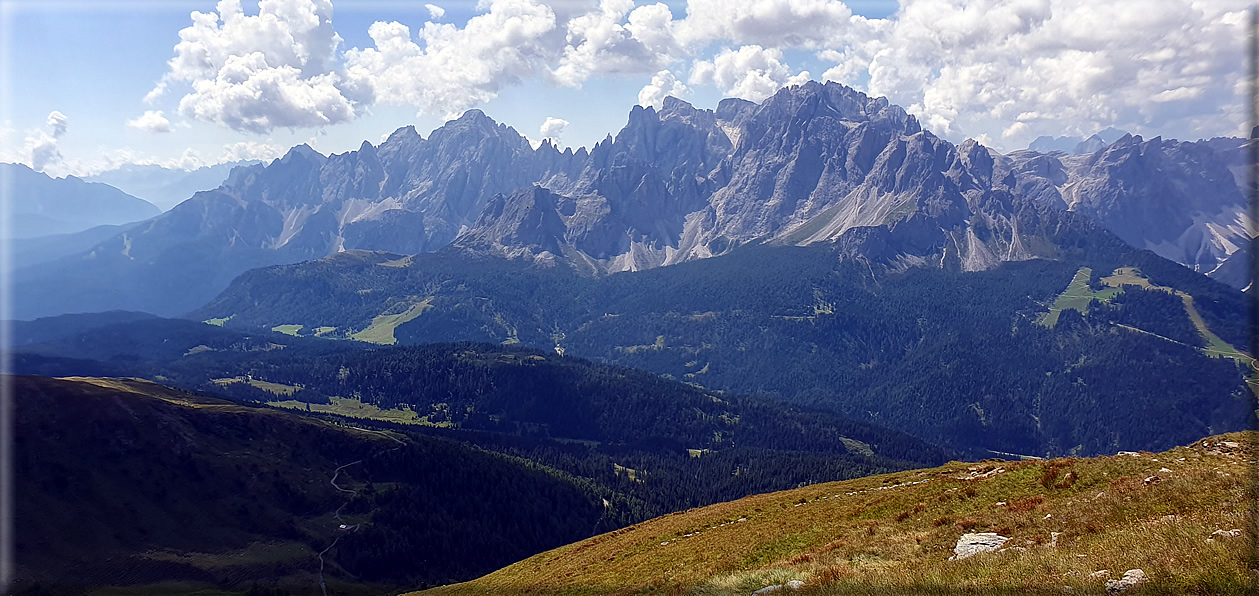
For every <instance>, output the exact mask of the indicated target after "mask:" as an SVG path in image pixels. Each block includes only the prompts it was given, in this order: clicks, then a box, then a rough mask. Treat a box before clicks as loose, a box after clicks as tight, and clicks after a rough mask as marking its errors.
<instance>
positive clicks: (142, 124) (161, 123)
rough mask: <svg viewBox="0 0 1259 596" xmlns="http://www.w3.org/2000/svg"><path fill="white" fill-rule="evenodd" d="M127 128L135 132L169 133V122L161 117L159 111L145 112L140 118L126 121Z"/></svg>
mask: <svg viewBox="0 0 1259 596" xmlns="http://www.w3.org/2000/svg"><path fill="white" fill-rule="evenodd" d="M127 126H129V127H131V128H134V129H136V130H143V131H145V132H153V133H158V132H170V130H171V128H170V120H167V119H166V116H164V115H162V111H161V110H145V112H144V113H143V114H141V115H140V117H138V118H136V119H134V120H128V121H127Z"/></svg>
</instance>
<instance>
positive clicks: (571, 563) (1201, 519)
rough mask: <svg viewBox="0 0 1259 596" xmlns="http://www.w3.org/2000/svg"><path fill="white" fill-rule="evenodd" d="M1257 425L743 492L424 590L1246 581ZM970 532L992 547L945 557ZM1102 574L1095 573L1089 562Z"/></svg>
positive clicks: (1083, 590) (1100, 589)
mask: <svg viewBox="0 0 1259 596" xmlns="http://www.w3.org/2000/svg"><path fill="white" fill-rule="evenodd" d="M1255 439H1256V436H1255V435H1253V434H1242V433H1234V434H1229V435H1223V436H1216V437H1211V438H1208V439H1205V440H1201V441H1197V442H1195V443H1193V444H1192V445H1189V446H1186V447H1178V448H1174V449H1171V450H1169V451H1166V452H1163V453H1149V452H1141V453H1120V454H1118V455H1114V456H1107V457H1097V458H1092V459H1075V458H1068V459H1054V460H1039V461H1021V462H1009V461H998V460H986V461H984V462H980V463H957V462H953V463H949V464H946V465H944V466H940V467H938V468H932V469H925V470H917V471H908V472H898V473H893V474H885V475H880V476H871V477H867V478H861V479H856V480H848V481H843V482H833V483H828V484H819V485H815V486H809V487H805V488H800V489H796V490H789V491H783V492H777V493H771V494H764V495H757V496H753V497H748V498H745V499H740V500H737V501H733V502H729V503H722V504H718V505H713V506H710V507H704V508H702V509H695V510H691V511H687V512H682V513H677V514H673V515H666V516H664V517H660V518H657V519H653V520H651V521H648V522H645V523H641V524H638V525H636V526H634V527H631V528H626V529H624V530H620V531H617V532H612V533H608V534H604V535H601V536H597V537H594V538H591V539H588V540H585V541H582V542H578V543H575V544H571V545H568V546H564V547H561V548H558V549H555V550H552V551H549V552H546V553H542V554H540V555H537V556H534V557H532V558H529V559H526V560H524V561H521V562H519V563H516V564H514V565H511V566H509V567H506V568H504V569H502V570H499V571H497V572H495V573H492V574H490V575H488V576H486V577H483V578H480V579H478V580H476V581H473V582H468V583H465V584H459V585H453V586H446V587H442V588H437V589H434V590H430V591H427V592H423V594H426V595H430V596H438V595H441V596H445V595H458V594H505V595H512V594H525V593H528V594H649V593H659V594H677V595H682V594H686V595H695V596H716V595H725V594H731V595H733V594H749V593H751V592H752V591H753V590H757V589H760V588H763V587H765V586H768V585H773V584H782V583H784V582H786V581H788V580H792V579H798V580H801V581H803V582H804V588H803V589H802V590H801V591H799V592H779V594H782V593H799V594H802V595H804V594H877V595H880V596H882V595H887V594H946V593H948V594H952V593H967V594H999V593H1022V592H1028V591H1042V592H1052V593H1075V594H1101V593H1105V581H1106V579H1107V578H1111V579H1117V578H1119V577H1121V576H1122V575H1123V574H1124V572H1125V571H1127V570H1129V569H1142V570H1143V571H1144V572H1145V573H1146V574H1147V575H1148V577H1149V582H1148V583H1147V584H1146V585H1145V586H1144V588H1143V589H1144V590H1145V592H1143V593H1158V594H1231V593H1242V592H1244V591H1245V589H1246V588H1247V586H1248V581H1249V579H1248V575H1249V574H1247V573H1246V572H1245V565H1244V561H1243V558H1242V557H1243V556H1244V554H1245V553H1246V552H1247V547H1248V544H1249V542H1248V540H1249V539H1248V538H1247V536H1246V535H1245V532H1240V533H1239V534H1240V535H1238V536H1221V535H1215V536H1213V533H1215V532H1216V530H1224V531H1226V532H1227V531H1231V530H1233V529H1243V530H1244V529H1245V528H1246V527H1247V523H1248V522H1247V517H1246V514H1247V509H1248V504H1249V501H1248V500H1247V499H1246V496H1245V493H1244V491H1245V486H1246V482H1247V479H1248V478H1249V474H1250V466H1249V462H1253V458H1254V457H1255V455H1256V451H1255V449H1254V447H1253V445H1254V440H1255ZM968 532H996V533H998V534H1000V535H1002V536H1005V537H1008V538H1009V541H1007V542H1006V543H1005V545H1004V547H1003V549H1002V550H1000V551H997V552H988V553H981V554H978V555H975V556H972V557H969V558H965V559H962V560H950V557H951V556H952V555H953V549H954V546H955V544H956V542H957V540H958V538H959V537H960V536H961V535H962V534H964V533H968ZM1101 572H1104V573H1101Z"/></svg>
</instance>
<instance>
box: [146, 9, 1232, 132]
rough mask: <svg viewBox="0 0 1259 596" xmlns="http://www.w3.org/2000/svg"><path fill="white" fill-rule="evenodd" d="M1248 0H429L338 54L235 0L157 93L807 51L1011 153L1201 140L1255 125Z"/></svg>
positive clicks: (317, 97)
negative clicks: (1044, 144) (463, 0)
mask: <svg viewBox="0 0 1259 596" xmlns="http://www.w3.org/2000/svg"><path fill="white" fill-rule="evenodd" d="M1246 1H1248V0H1115V1H1112V2H1097V1H1096V0H901V1H900V7H899V10H898V11H897V12H896V13H895V14H894V15H892V16H891V17H889V18H887V19H867V18H864V17H861V16H859V15H854V14H853V12H852V10H851V9H850V8H849V6H848V5H846V4H845V3H844V2H843V1H841V0H687V1H686V2H685V3H684V5H683V6H684V10H685V15H683V16H679V17H678V18H675V17H674V12H673V10H676V9H677V8H678V5H677V4H676V3H670V4H669V5H667V4H665V3H663V2H658V1H655V0H479V1H478V2H477V3H476V4H475V10H476V12H477V14H475V15H474V16H472V17H471V18H470V19H468V20H467V22H466V23H465V24H463V25H456V24H454V23H448V22H438V21H441V20H442V19H444V18H445V16H446V13H445V9H443V8H442V7H440V6H438V5H436V4H418V5H417V6H423V7H424V8H425V10H427V11H428V14H427V16H428V17H430V20H429V21H428V22H424V23H410V24H409V25H410V26H408V24H403V23H398V22H376V23H374V24H373V25H371V27H370V28H369V31H368V33H369V37H370V39H371V42H370V44H368V45H367V46H366V47H363V48H353V49H349V50H347V51H342V48H341V38H340V36H338V35H337V33H336V31H335V30H334V29H333V26H332V4H331V0H260V1H259V2H258V12H257V14H254V15H246V14H244V12H243V11H242V9H241V4H240V0H222V1H220V2H219V4H218V6H217V8H216V12H211V13H207V14H203V13H199V12H196V13H193V14H192V25H191V26H190V27H187V28H185V29H184V30H182V31H181V32H180V42H179V44H178V45H177V46H176V47H175V56H174V58H172V59H171V60H170V62H169V64H170V68H169V72H167V74H166V76H164V77H163V78H162V80H161V81H159V82H158V83H157V85H156V86H155V87H154V89H153V91H152V92H150V94H149V96H146V98H145V100H146V101H147V102H150V103H151V102H155V101H157V100H158V99H160V97H161V96H162V95H163V93H175V92H179V93H185V94H184V95H183V96H182V99H181V100H180V101H179V112H180V113H181V114H183V115H184V116H187V117H189V118H196V119H199V120H203V121H209V122H216V123H220V124H223V125H225V126H229V127H232V128H235V129H238V130H246V131H253V132H267V131H269V130H271V129H273V128H276V127H320V126H324V125H328V124H335V123H338V122H345V121H348V120H351V119H353V118H356V117H357V116H359V115H361V114H362V113H363V111H364V110H365V109H366V108H367V107H368V106H370V105H371V104H373V103H374V102H382V103H387V104H393V105H405V106H411V107H413V108H415V109H416V110H417V112H419V113H421V114H426V115H427V114H432V115H440V116H455V115H458V114H459V113H461V112H462V111H463V110H465V109H467V108H470V107H473V106H476V105H479V104H484V103H485V102H487V101H489V100H491V99H493V98H495V97H497V96H498V95H499V94H500V93H501V92H502V91H503V90H504V89H506V88H509V87H512V86H517V85H522V84H550V85H559V86H569V87H580V86H581V85H583V84H584V83H585V82H586V81H589V80H591V79H593V78H597V77H601V76H607V75H614V74H642V75H646V74H652V73H654V74H655V76H654V77H653V79H652V82H651V83H650V84H648V85H647V86H645V87H643V88H642V89H641V90H640V91H639V93H638V97H637V99H638V102H639V103H640V104H643V105H657V104H658V103H659V102H660V101H661V100H662V99H663V97H665V96H666V95H669V94H675V95H676V94H681V93H685V92H686V91H687V88H686V86H685V85H682V82H681V81H678V80H677V76H676V75H675V74H674V73H681V72H684V71H685V70H686V69H687V65H690V73H689V77H688V78H687V82H688V83H689V84H690V85H691V86H692V87H695V86H712V87H713V88H716V89H717V90H719V91H720V92H722V93H724V94H727V95H734V96H738V97H743V98H747V99H751V100H761V99H764V98H765V97H767V96H768V95H770V94H772V93H774V92H775V91H776V90H777V89H779V88H781V87H782V86H784V85H791V84H795V83H798V82H801V81H802V80H803V79H805V78H807V77H808V76H809V73H808V72H807V71H797V70H796V69H793V68H791V67H790V66H789V65H788V64H786V61H785V59H784V55H785V54H784V52H799V51H807V52H809V53H811V54H813V55H814V56H816V57H817V60H818V61H819V62H820V63H821V65H822V69H821V70H824V71H825V72H824V74H822V78H823V79H826V80H834V81H839V82H842V83H845V84H848V85H852V86H855V87H858V88H859V89H861V90H863V91H866V92H868V93H870V94H872V95H884V96H887V97H888V98H889V99H891V100H892V101H893V102H896V103H898V104H901V105H903V106H905V107H906V109H908V110H909V111H910V112H911V113H913V114H915V115H916V116H918V118H919V119H920V120H921V121H922V122H923V123H924V125H925V126H927V127H928V128H930V129H931V130H933V131H934V132H936V133H937V134H941V135H944V136H947V137H949V138H951V139H953V140H961V139H962V138H965V137H975V138H984V139H999V140H1000V142H1001V143H1002V144H1003V146H1002V147H999V148H1005V149H1010V148H1018V147H1022V146H1025V145H1026V143H1027V142H1028V141H1030V140H1031V139H1032V138H1035V136H1038V135H1041V134H1052V135H1055V136H1058V135H1063V134H1089V133H1091V132H1093V131H1096V130H1099V129H1102V128H1105V127H1108V126H1116V127H1119V128H1125V129H1128V130H1131V131H1133V132H1141V133H1144V134H1158V133H1162V134H1166V135H1168V136H1179V137H1181V138H1196V137H1200V136H1213V135H1220V134H1237V133H1239V132H1241V130H1240V129H1241V124H1240V123H1241V122H1243V121H1244V120H1245V114H1244V113H1243V108H1242V106H1243V105H1244V103H1245V102H1244V92H1245V84H1244V80H1243V74H1244V72H1243V71H1244V67H1243V63H1242V57H1243V55H1244V47H1243V46H1244V43H1243V41H1244V39H1245V35H1244V33H1245V25H1246V21H1247V18H1246V13H1245V12H1244V9H1245V8H1246V6H1247V5H1246ZM670 6H673V7H674V9H671V8H670ZM790 55H792V56H793V58H792V61H793V62H794V61H797V60H798V59H797V58H795V57H794V56H795V54H794V53H793V54H790ZM814 64H815V63H810V64H809V66H810V67H812V66H813V65H814ZM796 66H800V64H797V65H796ZM815 70H817V69H815ZM177 90H178V91H177Z"/></svg>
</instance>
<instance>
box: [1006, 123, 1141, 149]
mask: <svg viewBox="0 0 1259 596" xmlns="http://www.w3.org/2000/svg"><path fill="white" fill-rule="evenodd" d="M1126 134H1128V133H1127V132H1125V131H1122V130H1119V129H1117V128H1107V129H1106V130H1103V131H1101V132H1098V133H1096V134H1092V135H1089V137H1088V138H1087V139H1086V138H1083V137H1051V136H1048V135H1044V136H1040V137H1036V140H1035V141H1032V144H1031V145H1028V147H1027V148H1028V149H1029V150H1031V151H1036V152H1039V153H1050V152H1052V151H1061V152H1063V153H1066V154H1068V155H1080V154H1083V153H1093V152H1096V151H1097V150H1099V149H1101V148H1102V147H1105V146H1106V145H1109V144H1111V143H1114V142H1115V141H1117V140H1119V139H1121V138H1123V136H1124V135H1126Z"/></svg>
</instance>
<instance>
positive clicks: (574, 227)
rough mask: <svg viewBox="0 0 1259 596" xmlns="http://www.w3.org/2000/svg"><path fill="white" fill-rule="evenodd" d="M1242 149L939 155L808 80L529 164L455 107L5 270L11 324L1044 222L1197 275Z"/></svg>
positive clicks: (941, 258) (882, 116)
mask: <svg viewBox="0 0 1259 596" xmlns="http://www.w3.org/2000/svg"><path fill="white" fill-rule="evenodd" d="M1242 144H1243V143H1242V141H1241V140H1229V139H1217V140H1213V141H1202V142H1197V143H1180V142H1174V141H1165V140H1163V139H1152V140H1148V141H1146V140H1143V139H1141V138H1140V137H1132V136H1127V135H1125V136H1124V137H1122V138H1120V139H1118V140H1117V141H1116V142H1115V143H1113V144H1111V145H1108V146H1106V147H1104V148H1100V149H1098V150H1097V151H1096V152H1094V153H1091V154H1087V155H1080V156H1066V155H1061V154H1040V153H1035V152H1015V153H1013V154H1011V155H1008V156H1003V155H1000V154H997V153H996V152H994V151H992V150H989V149H987V148H985V147H983V146H981V145H979V144H978V143H975V142H974V141H967V142H965V143H962V144H961V145H959V146H954V145H952V144H951V143H949V142H948V141H945V140H943V139H940V138H939V137H936V136H935V135H933V134H931V133H930V132H929V131H925V130H923V129H922V128H921V126H920V125H919V124H918V122H917V121H916V119H914V118H913V117H912V116H910V115H909V114H907V113H906V112H905V111H904V110H903V109H901V108H900V107H897V106H895V105H892V104H889V103H888V102H887V100H886V99H883V98H870V97H867V96H866V95H864V94H862V93H859V92H857V91H855V90H853V89H850V88H847V87H844V86H842V85H838V84H835V83H827V84H819V83H815V82H810V83H806V84H804V85H800V86H795V87H789V88H785V89H783V90H781V91H779V92H778V93H777V94H775V95H774V96H772V97H770V98H768V99H766V100H765V101H764V102H762V103H761V104H753V103H751V102H747V101H743V100H737V99H728V100H724V101H722V102H721V103H720V104H719V105H718V106H717V108H716V109H715V110H704V109H698V108H695V107H693V106H691V105H690V104H688V103H686V102H684V101H681V100H678V99H675V98H668V99H667V100H666V101H665V103H664V105H663V107H662V108H661V109H659V110H656V109H653V108H641V107H636V108H635V109H634V110H633V111H631V113H630V115H629V120H628V123H627V124H626V126H625V127H624V128H623V129H622V130H621V131H620V132H619V133H618V134H617V135H616V136H615V137H612V136H609V137H608V138H607V139H605V140H604V141H602V142H600V143H598V144H596V145H595V146H593V147H592V148H590V149H589V150H586V149H585V148H581V149H578V150H577V151H573V150H571V149H565V150H563V151H560V150H559V149H557V148H556V147H555V146H553V145H551V144H550V143H549V142H544V143H543V144H542V145H541V146H539V147H537V148H536V149H535V148H533V147H532V146H531V145H530V144H529V143H528V141H527V140H526V139H525V138H524V137H523V136H521V135H520V134H519V133H517V132H516V131H515V130H513V129H511V128H510V127H507V126H503V125H500V124H496V123H495V122H494V121H493V120H491V119H490V118H489V117H487V116H486V115H485V114H484V113H482V112H480V111H478V110H469V111H468V112H466V113H465V114H464V115H463V116H462V117H461V118H459V119H457V120H453V121H451V122H448V123H447V124H446V125H445V126H443V127H441V128H439V129H437V130H435V131H433V132H432V134H431V135H430V136H429V137H428V138H422V137H421V136H420V135H419V134H418V133H417V132H416V131H415V130H414V128H411V127H407V128H402V129H399V130H398V131H396V132H395V133H393V134H392V135H391V136H390V137H389V138H388V139H386V140H385V141H384V142H382V143H381V144H380V145H379V146H373V145H371V144H369V143H364V144H363V145H362V147H360V149H359V150H357V151H351V152H347V153H343V154H337V155H332V156H327V157H325V156H323V155H321V154H319V153H317V152H315V151H314V150H312V149H310V148H309V147H307V146H304V145H302V146H298V147H295V148H294V149H292V150H291V151H290V152H289V153H288V154H287V155H285V156H284V157H283V158H281V159H278V160H276V161H275V162H273V163H271V164H269V165H262V164H257V165H253V166H250V167H242V168H237V169H236V170H234V171H233V173H232V175H231V176H230V177H229V178H228V179H227V180H226V181H225V182H224V183H223V184H222V185H221V186H220V187H218V188H217V189H214V190H210V191H203V192H198V193H196V194H194V195H193V196H192V197H191V198H189V199H188V200H187V201H184V202H183V203H181V204H179V205H177V206H176V207H174V208H172V209H171V210H169V211H167V212H166V213H164V214H162V215H161V216H160V217H157V218H155V219H153V220H152V221H151V222H149V223H148V224H146V225H145V226H144V227H143V228H138V229H134V230H129V231H126V232H122V233H119V234H116V235H115V236H113V237H112V238H109V239H107V240H104V241H103V242H100V243H98V244H96V245H94V246H93V247H92V248H90V249H88V250H86V251H83V252H81V253H79V254H76V255H70V256H65V257H62V258H60V259H56V260H53V261H52V262H49V263H45V264H42V265H41V266H40V267H39V268H37V269H36V268H28V269H27V270H25V271H21V272H19V273H18V275H17V276H16V278H15V280H16V286H15V287H16V289H17V291H16V295H17V296H18V300H17V304H16V313H17V315H18V316H19V318H33V317H36V316H44V315H51V314H58V313H61V312H84V311H99V310H110V309H132V310H145V311H150V312H154V313H157V314H163V315H175V314H181V313H184V312H187V311H190V310H192V309H194V308H197V307H199V306H201V305H202V304H204V303H206V302H208V301H209V300H210V299H211V298H213V297H214V296H215V295H216V294H217V293H218V292H220V291H222V290H223V289H224V288H225V287H226V286H227V284H228V282H230V281H231V280H232V279H233V278H234V277H236V276H237V275H239V274H240V273H242V272H244V271H246V270H248V269H251V268H254V267H260V266H266V265H275V264H285V263H295V262H299V261H304V260H309V259H314V258H319V257H323V256H327V255H331V254H335V253H337V252H340V251H343V250H352V249H362V250H379V251H387V252H391V253H396V254H403V255H406V254H415V253H421V252H431V251H435V250H442V249H445V250H455V251H462V252H470V253H480V254H495V255H500V256H507V257H509V258H515V259H525V260H528V261H531V262H534V263H536V264H538V265H541V266H549V265H552V264H560V265H563V266H566V267H571V268H574V269H575V270H578V271H581V272H583V273H585V274H607V273H613V272H618V271H634V270H642V269H648V268H652V267H658V266H662V265H671V264H676V263H680V262H684V261H688V260H694V259H700V258H707V257H711V256H715V255H720V254H724V253H727V252H729V251H730V250H732V249H733V248H735V247H737V246H740V245H745V244H750V243H770V244H777V245H807V244H812V243H827V242H836V241H838V242H841V243H842V244H844V245H845V246H846V247H847V249H846V255H847V257H846V258H855V259H865V260H866V261H869V262H871V263H873V264H874V265H875V266H880V267H882V268H884V269H888V270H903V269H904V268H906V267H913V266H922V265H933V266H939V265H940V264H942V263H948V262H954V263H957V264H958V266H959V267H961V268H962V269H964V270H967V271H976V270H985V269H990V268H992V267H994V266H996V265H997V264H999V263H1002V262H1008V261H1021V260H1027V259H1032V258H1042V257H1048V258H1052V257H1053V256H1054V254H1055V251H1056V248H1055V241H1054V239H1053V238H1052V235H1053V230H1051V229H1048V228H1044V227H1043V225H1042V224H1043V221H1042V216H1043V214H1044V213H1046V212H1047V211H1067V212H1071V213H1076V214H1079V215H1081V216H1084V217H1087V218H1090V219H1091V220H1092V221H1094V222H1097V223H1100V224H1101V225H1102V227H1103V228H1105V229H1107V230H1109V231H1111V232H1112V233H1115V234H1117V235H1119V237H1121V238H1123V239H1124V240H1125V241H1127V242H1129V243H1130V244H1132V245H1133V246H1137V247H1139V248H1148V249H1152V250H1155V251H1156V252H1158V253H1159V254H1160V255H1162V256H1164V257H1166V258H1170V259H1172V260H1175V261H1176V262H1179V263H1182V264H1185V265H1187V266H1189V267H1191V268H1193V269H1195V270H1197V271H1200V272H1203V273H1209V272H1212V271H1215V270H1216V269H1226V268H1221V265H1222V263H1223V262H1224V261H1226V260H1227V259H1228V258H1229V257H1230V256H1232V255H1234V254H1237V253H1238V249H1239V247H1240V246H1242V245H1243V244H1245V242H1244V240H1245V235H1244V227H1243V222H1242V219H1241V218H1242V217H1243V216H1242V213H1241V205H1242V203H1243V201H1242V196H1241V192H1240V190H1239V186H1238V184H1237V181H1236V176H1239V175H1241V173H1242V170H1241V169H1240V165H1239V163H1240V162H1237V161H1236V159H1234V158H1233V157H1231V156H1239V155H1240V153H1241V151H1240V149H1241V147H1242ZM1152 191H1157V192H1152ZM876 245H877V247H876ZM1226 277H1227V278H1226V279H1225V281H1227V282H1229V283H1231V284H1233V285H1234V286H1236V287H1243V286H1244V285H1245V284H1244V283H1243V281H1244V280H1241V279H1239V278H1236V276H1226ZM1222 279H1223V278H1222Z"/></svg>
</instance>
